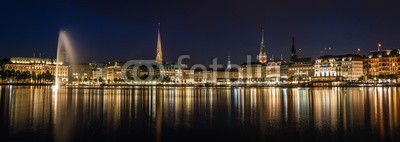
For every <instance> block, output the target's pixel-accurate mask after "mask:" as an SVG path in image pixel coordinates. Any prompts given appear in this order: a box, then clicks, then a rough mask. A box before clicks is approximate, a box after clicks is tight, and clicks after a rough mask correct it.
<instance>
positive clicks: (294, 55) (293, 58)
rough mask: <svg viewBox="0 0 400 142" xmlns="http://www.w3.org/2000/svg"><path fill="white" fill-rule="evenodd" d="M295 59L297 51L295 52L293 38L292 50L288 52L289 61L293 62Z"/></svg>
mask: <svg viewBox="0 0 400 142" xmlns="http://www.w3.org/2000/svg"><path fill="white" fill-rule="evenodd" d="M296 59H297V51H296V45H295V42H294V36H293V37H292V50H291V51H290V61H294V60H296Z"/></svg>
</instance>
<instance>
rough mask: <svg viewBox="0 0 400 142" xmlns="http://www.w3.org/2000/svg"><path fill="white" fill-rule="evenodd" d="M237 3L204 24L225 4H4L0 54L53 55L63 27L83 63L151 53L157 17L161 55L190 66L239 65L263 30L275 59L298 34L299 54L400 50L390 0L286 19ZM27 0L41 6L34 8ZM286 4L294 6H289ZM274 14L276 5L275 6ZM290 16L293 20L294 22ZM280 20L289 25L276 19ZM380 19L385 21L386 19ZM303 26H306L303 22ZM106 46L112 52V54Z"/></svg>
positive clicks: (323, 4)
mask: <svg viewBox="0 0 400 142" xmlns="http://www.w3.org/2000/svg"><path fill="white" fill-rule="evenodd" d="M221 3H222V2H221ZM232 3H233V4H232V5H228V6H227V8H228V10H227V12H226V15H229V16H228V18H221V19H211V21H209V22H203V23H201V22H200V23H199V21H198V20H200V19H204V18H206V17H207V16H206V14H207V13H212V12H213V11H214V12H217V11H219V9H217V8H214V7H213V6H214V5H215V6H216V7H218V5H219V4H220V3H215V4H211V3H210V2H204V3H200V4H201V5H206V4H210V5H211V7H212V8H211V9H210V11H207V12H205V13H206V14H204V13H194V16H199V18H200V19H197V20H196V19H194V20H193V19H191V20H189V18H188V17H187V16H184V17H181V18H179V17H178V16H171V15H173V14H171V13H170V11H167V12H166V14H165V15H163V14H160V16H157V13H160V11H161V10H156V11H157V12H153V13H147V14H146V11H149V10H146V9H145V8H148V7H150V5H152V4H155V5H157V6H156V8H157V7H163V6H161V5H162V2H161V3H157V2H153V1H150V2H144V3H139V4H137V5H134V4H132V3H127V4H128V6H127V8H124V7H123V8H122V9H129V8H131V7H130V6H132V7H137V6H138V5H143V7H144V8H140V9H138V11H139V12H141V13H144V15H143V16H146V15H147V16H149V17H152V18H147V19H146V18H140V16H139V17H138V15H137V14H134V13H135V12H132V14H130V12H129V10H128V15H127V16H124V15H122V16H121V15H120V16H118V14H121V13H120V12H121V10H116V9H111V10H106V11H102V10H103V9H102V6H105V4H107V2H99V3H94V4H93V6H88V5H87V3H79V2H62V1H60V2H43V3H35V2H32V3H28V2H5V6H7V7H6V8H3V10H4V11H3V13H10V12H12V13H14V14H15V15H12V16H10V15H8V16H7V15H3V16H4V17H5V19H6V20H5V21H6V22H4V23H1V24H2V27H4V28H5V27H7V28H5V29H4V32H3V33H2V34H1V35H2V36H1V39H2V40H1V42H0V43H1V46H2V48H3V50H4V51H5V52H2V53H0V56H1V57H2V58H4V57H12V56H32V55H33V53H36V55H38V54H39V53H41V54H42V56H44V57H55V53H56V51H55V50H56V45H57V44H56V42H57V40H56V39H57V33H58V31H59V29H60V27H61V28H63V29H66V30H67V31H68V32H69V33H70V35H71V38H72V41H73V42H74V45H75V47H76V48H77V50H79V53H82V54H83V56H82V58H83V60H84V61H86V62H91V61H98V62H106V61H115V60H120V61H126V60H131V59H154V56H155V48H156V40H157V35H156V32H157V30H156V29H157V28H156V25H157V23H158V22H161V23H162V24H163V27H162V28H163V29H162V32H161V37H162V41H163V52H164V56H163V57H164V61H166V62H176V59H177V57H178V56H179V55H186V54H187V55H191V59H190V60H188V63H189V64H195V63H200V64H209V63H211V61H212V59H213V58H215V57H217V58H219V59H221V62H223V63H226V62H227V61H226V60H227V58H226V57H227V56H230V57H231V62H232V63H242V62H244V61H245V60H246V55H252V56H253V57H254V58H253V60H254V61H255V60H256V59H255V57H256V56H257V55H258V53H259V46H260V40H261V37H260V35H259V32H260V30H261V29H264V31H265V47H266V51H267V56H268V57H271V56H272V55H274V57H275V58H276V57H280V56H281V55H283V57H285V59H289V55H290V50H291V46H292V45H291V44H292V43H291V40H292V36H294V37H295V38H296V48H297V49H302V51H307V52H301V53H298V56H300V57H312V58H317V57H319V56H320V55H325V54H321V53H320V51H321V50H323V49H324V48H329V47H331V48H332V51H331V53H330V54H334V55H335V54H345V53H357V49H358V48H360V49H361V54H362V55H363V54H367V53H368V52H369V51H371V50H376V48H377V43H382V45H383V49H396V48H398V47H399V46H398V45H399V44H400V43H398V42H397V41H396V40H397V39H396V37H397V33H399V32H397V31H398V29H397V28H395V26H394V25H396V23H399V21H398V20H397V19H396V18H391V17H393V16H394V15H395V12H394V11H395V10H397V9H395V8H394V7H392V6H391V5H393V3H378V4H377V6H382V7H385V8H384V9H381V10H380V11H379V13H383V14H378V15H379V16H377V15H376V14H377V13H374V12H372V13H373V14H371V15H369V16H367V18H365V17H363V16H366V13H367V14H370V12H364V13H363V12H355V13H354V15H351V14H350V16H349V17H346V16H344V15H345V14H346V12H349V11H350V12H351V10H349V9H353V8H345V11H344V12H338V13H337V14H334V13H331V15H330V14H328V15H323V14H324V13H325V14H326V13H330V12H332V11H333V10H334V9H336V8H343V7H347V6H355V7H358V8H359V10H360V9H361V11H363V10H366V9H369V8H372V4H371V3H370V2H368V1H367V2H363V3H360V5H357V4H351V3H347V4H346V3H339V4H334V5H329V3H328V2H319V3H317V4H316V5H315V7H313V6H308V7H307V6H304V5H305V4H307V3H309V2H304V3H300V5H299V7H301V6H303V7H302V8H296V7H294V9H292V10H289V11H287V12H285V13H284V14H282V15H283V16H281V18H283V19H285V20H283V19H281V20H279V18H278V20H276V18H268V17H271V15H268V14H265V13H268V12H270V10H271V9H264V8H262V9H260V12H259V13H257V12H255V11H254V10H250V11H249V12H245V11H242V10H240V11H237V12H243V15H253V16H250V17H249V20H245V19H242V18H243V15H241V16H235V12H234V11H233V10H231V9H229V8H234V7H237V5H235V2H232ZM29 4H32V5H34V6H38V7H29V6H28V5H29ZM122 4H124V3H123V2H119V3H116V5H122ZM129 4H131V5H129ZM246 4H249V5H251V6H254V5H255V4H257V2H248V3H246ZM259 4H261V5H263V4H264V6H266V7H269V6H276V7H277V8H279V7H284V6H285V4H283V3H279V2H271V3H268V2H266V3H259ZM169 5H170V4H169ZM169 5H168V6H169ZM191 6H193V4H188V3H184V4H182V5H179V6H175V7H174V8H176V7H178V8H182V7H191ZM288 7H292V8H293V6H290V5H288ZM324 7H325V8H327V9H326V10H323V9H322V8H324ZM374 7H375V5H374ZM40 8H42V9H40ZM257 8H258V7H257ZM303 8H315V9H317V10H318V8H321V9H319V10H321V12H322V15H320V16H318V15H319V14H315V13H314V12H315V11H313V10H310V11H306V12H305V11H299V12H298V13H295V14H294V13H293V12H294V11H297V10H301V9H303ZM89 9H90V10H92V9H93V12H88V11H89ZM161 9H162V8H161ZM245 9H246V8H245ZM46 10H48V11H50V12H54V14H60V16H55V15H53V14H50V13H47V14H46V12H45V11H46ZM153 10H154V9H153ZM198 10H199V9H198V8H195V9H193V11H190V10H189V12H196V11H198ZM48 11H47V12H48ZM278 11H279V10H278ZM273 12H274V10H272V13H273ZM277 13H279V12H277ZM305 13H309V14H310V13H311V15H310V18H311V20H309V21H308V20H305V19H302V17H304V16H305V15H304V14H305ZM114 14H115V15H114ZM79 15H80V16H79ZM360 15H361V17H360V18H359V19H357V18H356V17H359V16H360ZM385 15H386V16H385ZM204 16H205V17H204ZM341 16H344V17H343V18H344V19H341V18H340V17H341ZM34 17H37V18H34ZM212 17H213V16H212V15H211V18H212ZM229 17H231V18H229ZM263 17H265V18H263ZM272 17H273V16H272ZM296 17H297V18H296ZM299 17H300V18H299ZM306 17H307V16H306ZM321 17H322V18H323V17H325V18H327V19H328V20H327V21H328V22H321V21H324V20H323V19H320V18H321ZM335 17H336V18H339V20H338V21H337V22H336V23H335V24H331V25H330V24H329V21H331V20H337V19H336V18H335ZM86 18H87V19H86ZM286 18H288V19H290V18H294V19H296V20H297V21H296V20H294V21H293V20H288V19H286ZM352 18H355V19H352ZM93 19H94V20H93ZM241 19H242V20H241ZM371 19H373V20H371ZM25 20H27V21H29V22H31V24H29V25H25V24H23V23H24V21H25ZM114 20H115V21H114ZM192 20H193V21H192ZM238 20H239V21H240V22H238ZM283 21H285V23H292V24H283V25H282V24H281V25H277V24H276V23H279V22H283ZM313 21H314V22H315V21H318V22H320V23H321V24H319V26H316V27H311V26H312V25H313V24H312V23H313ZM357 21H358V22H357ZM361 21H365V22H366V23H364V24H363V26H361V27H359V25H358V23H359V22H361ZM226 22H228V23H226ZM10 23H13V24H10ZM14 23H17V24H14ZM274 23H275V24H274ZM379 23H384V24H385V25H382V24H379ZM304 25H306V26H305V27H302V26H304ZM91 26H93V27H91ZM357 27H358V28H357ZM318 28H320V30H317V29H318ZM365 33H367V34H365ZM108 50H112V52H110V51H108ZM94 51H95V53H94Z"/></svg>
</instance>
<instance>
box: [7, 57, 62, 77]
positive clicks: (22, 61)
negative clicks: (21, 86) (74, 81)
mask: <svg viewBox="0 0 400 142" xmlns="http://www.w3.org/2000/svg"><path fill="white" fill-rule="evenodd" d="M56 67H57V61H56V59H50V58H34V57H11V58H9V59H4V60H3V63H2V70H3V71H4V72H6V71H12V72H15V73H18V72H19V73H26V74H29V76H30V77H31V78H30V79H26V80H29V81H28V82H37V80H36V81H34V80H35V79H34V78H36V79H37V78H38V77H39V76H43V75H44V74H49V75H52V76H55V74H56ZM68 70H69V66H68V65H65V64H64V63H59V65H58V76H57V78H58V79H59V80H60V81H62V82H64V83H65V82H68ZM47 76H48V75H47ZM51 80H53V79H51ZM39 82H42V81H39Z"/></svg>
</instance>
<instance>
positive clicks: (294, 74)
mask: <svg viewBox="0 0 400 142" xmlns="http://www.w3.org/2000/svg"><path fill="white" fill-rule="evenodd" d="M288 70H289V71H288V77H289V80H291V81H311V77H313V76H314V61H313V60H312V59H311V58H297V59H295V60H293V61H292V63H291V64H290V65H289V69H288Z"/></svg>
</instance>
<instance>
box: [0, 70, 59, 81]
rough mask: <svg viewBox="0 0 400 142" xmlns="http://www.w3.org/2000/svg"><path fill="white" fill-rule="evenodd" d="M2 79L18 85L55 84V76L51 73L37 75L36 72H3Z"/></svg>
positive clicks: (0, 77) (0, 72) (0, 75)
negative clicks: (28, 83)
mask: <svg viewBox="0 0 400 142" xmlns="http://www.w3.org/2000/svg"><path fill="white" fill-rule="evenodd" d="M0 79H1V80H2V81H3V82H4V81H5V82H17V83H27V82H32V83H45V82H54V80H55V76H54V75H53V74H51V73H50V72H49V71H46V72H42V73H38V74H36V72H35V71H32V72H29V71H23V72H21V71H19V70H17V71H15V70H14V69H12V70H1V71H0Z"/></svg>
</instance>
